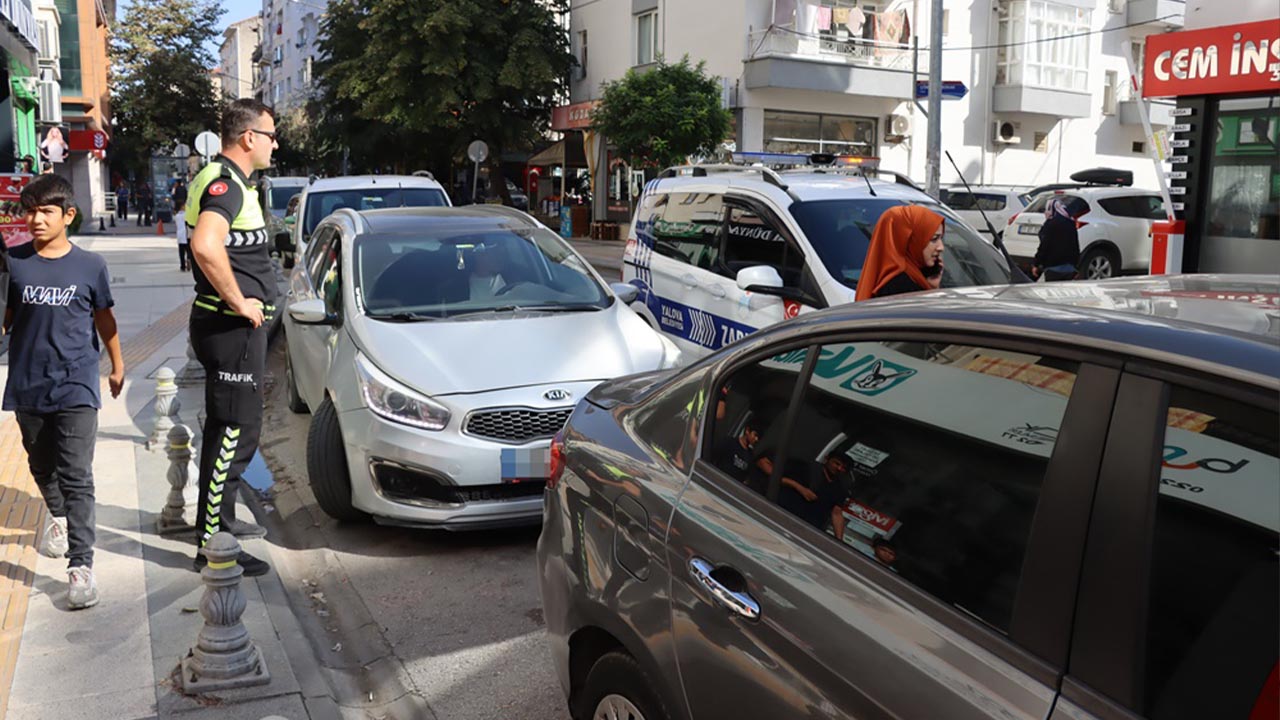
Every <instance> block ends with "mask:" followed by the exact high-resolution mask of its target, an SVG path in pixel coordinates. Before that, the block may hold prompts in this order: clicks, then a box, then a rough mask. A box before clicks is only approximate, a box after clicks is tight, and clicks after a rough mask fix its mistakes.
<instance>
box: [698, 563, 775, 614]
mask: <svg viewBox="0 0 1280 720" xmlns="http://www.w3.org/2000/svg"><path fill="white" fill-rule="evenodd" d="M714 570H715V568H713V567H712V566H711V563H709V562H707V561H706V560H703V559H702V558H698V557H695V558H693V559H692V560H690V561H689V574H690V575H692V576H693V579H694V580H696V581H697V582H698V584H699V585H701V586H702V587H704V588H706V590H707V592H709V593H711V596H712V597H714V598H715V599H716V602H718V603H720V604H721V605H723V606H724V607H725V608H727V609H728V610H729V611H730V612H733V613H736V614H738V615H741V616H742V617H744V618H746V619H748V620H758V619H759V618H760V603H758V602H756V600H755V598H753V597H751V596H750V595H748V594H747V593H745V592H735V591H733V590H730V589H729V588H728V587H726V586H725V584H724V583H722V582H720V581H719V580H716V579H715V578H714V577H712V575H711V573H712V572H713V571H714Z"/></svg>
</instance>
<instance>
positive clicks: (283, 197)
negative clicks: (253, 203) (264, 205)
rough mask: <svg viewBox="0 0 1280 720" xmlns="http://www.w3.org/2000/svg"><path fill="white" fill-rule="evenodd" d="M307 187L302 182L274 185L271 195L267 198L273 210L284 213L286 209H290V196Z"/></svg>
mask: <svg viewBox="0 0 1280 720" xmlns="http://www.w3.org/2000/svg"><path fill="white" fill-rule="evenodd" d="M305 187H306V186H305V185H303V184H302V183H298V184H297V185H272V186H271V193H270V197H269V198H267V200H268V202H269V203H270V206H271V211H272V212H274V213H276V214H277V215H284V211H285V210H287V209H289V198H291V197H293V196H294V195H297V194H298V193H300V192H302V190H303V188H305Z"/></svg>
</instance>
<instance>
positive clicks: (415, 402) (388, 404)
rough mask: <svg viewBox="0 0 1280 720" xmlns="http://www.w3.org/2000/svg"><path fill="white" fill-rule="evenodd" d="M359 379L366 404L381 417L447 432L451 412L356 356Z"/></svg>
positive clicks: (360, 356)
mask: <svg viewBox="0 0 1280 720" xmlns="http://www.w3.org/2000/svg"><path fill="white" fill-rule="evenodd" d="M356 379H357V380H358V381H359V382H360V394H361V395H363V396H364V402H365V404H366V405H368V406H369V409H370V410H372V411H373V413H374V414H375V415H377V416H379V417H383V418H386V419H387V420H390V421H392V422H398V423H403V424H405V425H412V426H413V427H416V428H422V429H423V430H443V429H444V428H445V426H446V425H448V424H449V411H448V409H446V408H445V407H444V406H443V405H441V404H440V403H437V402H435V401H433V400H431V399H430V398H428V397H427V396H425V395H423V394H421V393H418V392H415V391H413V390H410V389H409V388H407V387H405V386H404V385H401V384H400V383H398V382H396V381H395V380H392V379H391V378H390V377H389V376H388V375H387V374H386V373H384V372H382V371H381V370H379V369H378V368H377V366H375V365H374V364H373V363H372V362H370V361H369V359H368V358H366V357H365V356H364V355H362V354H356Z"/></svg>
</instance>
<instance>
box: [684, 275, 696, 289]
mask: <svg viewBox="0 0 1280 720" xmlns="http://www.w3.org/2000/svg"><path fill="white" fill-rule="evenodd" d="M680 282H682V283H684V284H685V285H687V286H689V287H698V278H696V277H694V276H693V275H690V274H689V273H685V274H683V275H681V276H680Z"/></svg>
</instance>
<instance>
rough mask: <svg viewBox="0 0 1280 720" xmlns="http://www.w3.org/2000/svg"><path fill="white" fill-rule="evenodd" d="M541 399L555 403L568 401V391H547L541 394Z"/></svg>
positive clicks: (557, 389)
mask: <svg viewBox="0 0 1280 720" xmlns="http://www.w3.org/2000/svg"><path fill="white" fill-rule="evenodd" d="M542 397H544V398H546V399H548V400H550V401H551V402H556V401H558V400H568V399H569V391H568V390H561V389H559V388H556V389H555V390H548V391H546V392H544V393H542Z"/></svg>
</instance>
